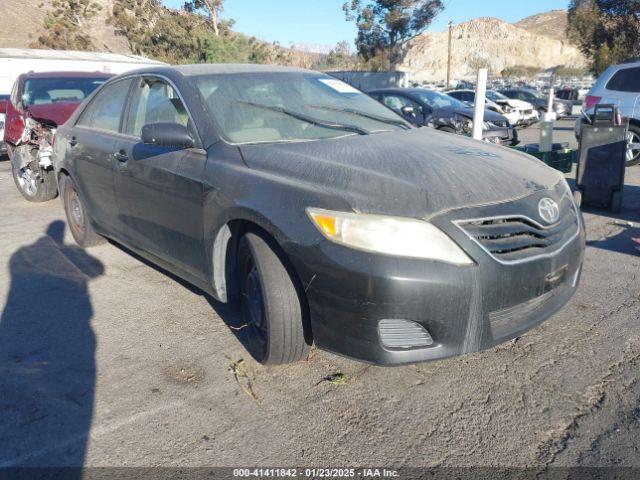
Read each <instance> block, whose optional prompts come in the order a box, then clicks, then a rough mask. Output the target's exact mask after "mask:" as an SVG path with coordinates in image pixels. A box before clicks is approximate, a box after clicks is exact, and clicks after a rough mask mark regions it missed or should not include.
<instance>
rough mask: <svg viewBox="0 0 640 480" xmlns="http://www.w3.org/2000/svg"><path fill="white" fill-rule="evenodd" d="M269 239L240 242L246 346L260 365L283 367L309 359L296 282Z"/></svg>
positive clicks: (261, 237)
mask: <svg viewBox="0 0 640 480" xmlns="http://www.w3.org/2000/svg"><path fill="white" fill-rule="evenodd" d="M276 250H277V247H276V246H275V245H274V243H273V242H272V241H271V239H269V238H268V237H267V236H266V235H263V234H260V233H254V232H250V233H247V234H245V235H244V236H243V237H242V238H241V239H240V244H239V247H238V259H237V260H238V265H237V274H238V281H239V292H240V310H241V313H242V321H243V325H244V327H243V329H242V332H243V335H244V340H245V346H246V348H247V349H248V350H249V353H250V354H251V355H252V356H253V358H255V359H256V360H257V361H258V362H260V363H262V364H264V365H282V364H285V363H291V362H295V361H298V360H301V359H302V358H304V357H306V355H307V353H308V351H309V344H308V343H307V341H306V340H305V333H304V322H303V319H304V307H303V302H302V301H301V298H300V296H299V294H298V290H297V289H296V286H295V283H294V279H292V277H291V275H290V274H289V271H288V270H287V268H286V267H285V265H284V263H283V261H282V260H281V259H280V256H279V255H278V253H276Z"/></svg>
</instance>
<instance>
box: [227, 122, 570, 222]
mask: <svg viewBox="0 0 640 480" xmlns="http://www.w3.org/2000/svg"><path fill="white" fill-rule="evenodd" d="M240 150H241V152H242V156H243V158H244V160H245V162H246V163H247V165H248V166H249V167H250V168H252V169H256V170H260V171H262V172H264V173H265V174H266V175H269V176H276V177H279V178H280V179H281V180H286V183H290V182H291V183H292V184H295V185H297V186H298V187H300V188H309V189H312V190H316V191H322V192H324V193H326V194H328V195H329V196H337V197H340V198H342V199H344V200H345V201H346V202H348V203H349V205H350V206H351V208H353V209H354V210H356V211H360V212H363V213H378V214H387V215H397V216H405V217H414V218H429V217H432V216H434V215H436V214H438V213H439V212H443V211H445V210H451V209H455V208H461V207H465V206H477V205H482V204H489V203H496V202H504V201H509V200H513V199H517V198H522V197H525V196H528V195H531V194H533V193H534V192H536V191H539V190H542V189H548V188H552V187H554V186H555V185H557V183H558V182H559V181H560V175H559V174H558V173H557V172H556V171H555V170H552V169H551V168H549V167H547V166H546V165H544V164H543V163H542V162H540V161H538V160H536V159H535V158H533V157H531V156H529V155H526V154H523V153H520V152H517V151H514V150H510V149H507V148H503V147H498V146H495V145H490V144H489V143H486V142H480V141H475V140H472V139H470V138H466V137H463V136H459V135H452V134H448V133H442V132H438V131H436V130H433V129H430V128H419V129H412V130H406V131H397V132H389V133H380V134H375V135H368V136H352V137H343V138H339V139H332V140H321V141H312V142H296V143H279V144H269V145H266V144H260V145H244V146H241V147H240ZM283 177H284V178H283Z"/></svg>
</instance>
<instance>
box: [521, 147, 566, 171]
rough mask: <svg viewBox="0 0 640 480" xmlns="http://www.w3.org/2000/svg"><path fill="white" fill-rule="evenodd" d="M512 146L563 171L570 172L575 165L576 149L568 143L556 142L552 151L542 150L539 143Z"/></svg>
mask: <svg viewBox="0 0 640 480" xmlns="http://www.w3.org/2000/svg"><path fill="white" fill-rule="evenodd" d="M512 148H514V149H516V150H518V151H520V152H524V153H528V154H529V155H532V156H534V157H536V158H537V159H538V160H541V161H543V162H544V163H546V164H547V165H549V166H550V167H551V168H555V169H556V170H559V171H561V172H562V173H570V172H571V168H572V167H573V157H574V151H573V150H572V149H570V148H569V145H568V144H566V143H554V144H553V150H552V151H551V152H541V151H540V145H538V144H537V143H530V144H527V145H524V146H517V147H512Z"/></svg>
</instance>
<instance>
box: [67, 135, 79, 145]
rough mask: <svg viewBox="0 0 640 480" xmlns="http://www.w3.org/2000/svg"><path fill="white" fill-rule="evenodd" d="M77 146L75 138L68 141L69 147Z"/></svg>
mask: <svg viewBox="0 0 640 480" xmlns="http://www.w3.org/2000/svg"><path fill="white" fill-rule="evenodd" d="M77 144H78V139H77V138H76V137H71V140H69V146H70V147H75V146H76V145H77Z"/></svg>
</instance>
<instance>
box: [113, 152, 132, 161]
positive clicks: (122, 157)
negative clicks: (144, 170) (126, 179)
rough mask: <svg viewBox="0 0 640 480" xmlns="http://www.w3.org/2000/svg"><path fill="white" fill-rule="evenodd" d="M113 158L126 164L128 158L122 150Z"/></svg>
mask: <svg viewBox="0 0 640 480" xmlns="http://www.w3.org/2000/svg"><path fill="white" fill-rule="evenodd" d="M113 158H115V159H116V160H117V161H119V162H120V163H127V162H128V161H129V156H128V155H127V154H126V152H125V151H124V150H120V151H119V152H116V153H114V154H113Z"/></svg>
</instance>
